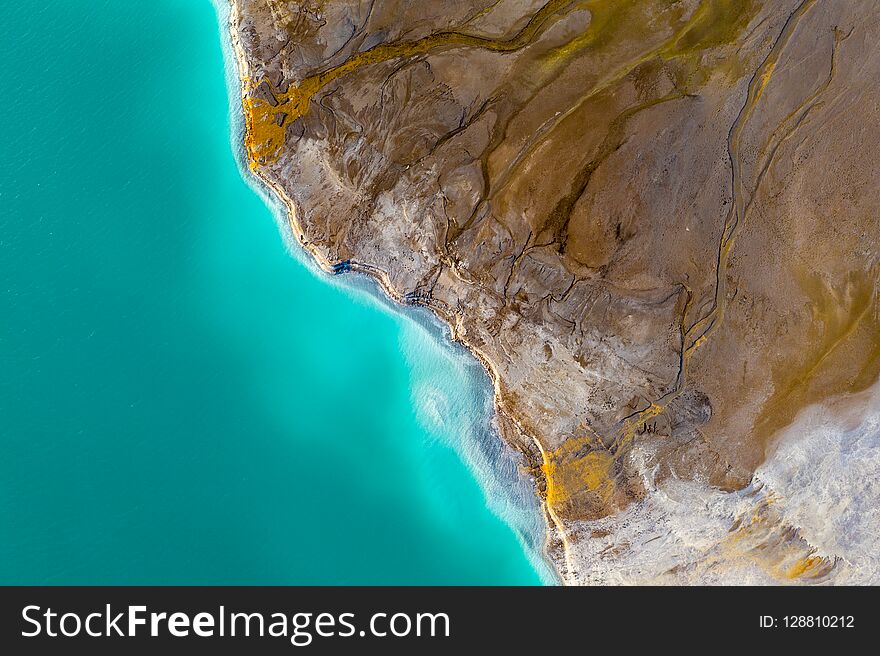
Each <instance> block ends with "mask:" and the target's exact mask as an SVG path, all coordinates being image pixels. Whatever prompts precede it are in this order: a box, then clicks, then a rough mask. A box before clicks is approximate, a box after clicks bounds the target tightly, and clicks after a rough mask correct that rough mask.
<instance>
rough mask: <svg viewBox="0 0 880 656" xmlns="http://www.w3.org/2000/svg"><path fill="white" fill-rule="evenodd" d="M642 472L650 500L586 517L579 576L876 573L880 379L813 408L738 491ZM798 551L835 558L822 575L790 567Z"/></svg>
mask: <svg viewBox="0 0 880 656" xmlns="http://www.w3.org/2000/svg"><path fill="white" fill-rule="evenodd" d="M646 455H648V454H646V453H644V452H639V451H638V450H636V451H635V452H634V455H633V457H635V458H636V459H637V460H641V461H642V462H644V461H646V460H647V459H646V458H645V456H646ZM644 482H645V486H646V488H647V489H648V491H649V494H648V496H647V498H646V499H645V500H644V501H642V502H640V503H638V504H633V505H632V506H630V507H629V508H627V509H626V510H625V511H624V512H622V513H621V514H619V515H617V516H613V517H608V518H605V519H603V520H600V521H597V522H591V523H585V524H583V525H581V526H579V527H578V532H580V533H582V534H583V536H584V539H583V540H581V541H576V542H575V548H574V550H573V551H574V554H573V560H574V564H575V567H576V569H577V570H578V572H579V576H578V578H577V581H576V582H580V583H612V584H613V583H618V584H646V583H647V584H650V583H660V584H724V585H747V584H779V583H787V584H790V583H798V582H804V583H808V582H811V581H813V580H816V581H817V582H821V583H832V584H877V583H880V383H878V384H877V385H875V386H874V387H873V388H872V389H871V390H868V391H866V392H864V393H861V394H858V395H853V396H850V397H846V398H842V399H837V400H834V401H831V402H829V403H827V404H823V405H814V406H810V407H808V408H805V409H804V410H803V411H802V412H801V413H799V415H798V416H797V417H796V419H795V421H794V422H793V423H792V424H791V425H790V426H789V427H788V428H787V429H786V430H785V431H783V432H782V434H781V435H779V436H778V439H777V441H776V443H775V446H774V448H773V449H772V450H771V451H770V453H769V455H768V458H767V460H766V462H765V463H764V464H763V465H762V466H761V467H760V468H759V469H758V470H757V471H756V473H755V476H754V479H753V482H752V484H751V485H750V486H749V487H747V488H746V489H744V490H742V491H739V492H734V493H725V492H721V491H719V490H714V489H711V488H709V487H707V486H705V485H703V484H700V483H697V482H685V481H679V480H667V481H666V482H664V483H663V484H662V485H659V486H658V485H654V484H653V482H652V476H651V472H648V474H647V475H646V476H645V480H644ZM768 509H769V510H768ZM757 516H762V517H763V518H764V519H762V520H761V521H762V523H759V524H758V525H757V529H756V530H754V531H753V532H752V534H751V535H747V536H746V537H745V538H742V539H737V537H738V535H737V529H738V528H739V527H740V526H741V525H742V520H743V518H745V519H746V523H748V522H749V521H752V520H753V519H754V518H755V517H757ZM786 529H795V531H796V535H797V536H798V537H797V538H791V535H790V533H789V532H788V531H787V530H786ZM606 530H607V531H609V534H608V535H607V536H606V537H596V536H601V535H602V533H603V532H604V531H606ZM588 535H591V536H592V537H589V538H587V537H586V536H588ZM783 536H784V537H783ZM768 545H769V546H768ZM798 555H801V556H803V555H812V556H818V557H823V558H825V559H828V560H829V561H833V562H834V563H835V565H834V567H833V568H832V569H831V571H830V573H829V574H828V575H827V576H825V577H820V578H818V579H809V578H804V579H789V578H786V577H784V576H782V573H784V572H785V571H786V570H787V569H788V566H789V564H790V563H791V559H792V558H795V557H797V556H798Z"/></svg>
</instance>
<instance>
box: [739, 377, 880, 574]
mask: <svg viewBox="0 0 880 656" xmlns="http://www.w3.org/2000/svg"><path fill="white" fill-rule="evenodd" d="M756 478H757V479H758V480H761V481H763V482H764V483H765V484H766V485H767V487H768V488H770V489H772V490H773V491H774V492H775V493H776V496H777V498H778V500H777V507H778V508H779V509H780V512H781V513H782V515H783V517H785V519H786V520H787V521H788V522H789V523H790V524H791V525H793V526H795V527H797V528H798V530H799V532H800V534H801V536H802V537H803V538H804V539H805V540H806V541H807V542H809V543H810V544H811V545H813V546H814V547H815V548H816V550H817V552H818V553H819V554H820V555H823V556H826V557H832V558H836V559H837V560H838V564H837V566H836V567H835V569H834V571H833V572H832V575H831V580H832V581H833V582H834V583H839V584H878V583H880V383H878V384H875V385H874V387H873V388H871V389H870V390H867V391H866V392H863V393H861V394H858V395H855V396H852V397H849V398H844V399H840V400H838V401H836V402H835V403H833V404H829V405H816V406H811V407H808V408H806V409H804V410H803V411H802V412H801V413H800V414H799V415H798V417H797V419H796V420H795V422H794V423H793V424H792V425H791V426H790V427H789V428H788V429H786V430H785V432H784V433H783V435H782V436H781V438H780V439H779V440H778V442H777V444H776V447H775V449H774V451H773V452H772V453H771V454H770V457H769V458H768V459H767V462H766V463H765V464H764V465H763V466H762V467H761V468H760V469H759V470H758V471H757V473H756Z"/></svg>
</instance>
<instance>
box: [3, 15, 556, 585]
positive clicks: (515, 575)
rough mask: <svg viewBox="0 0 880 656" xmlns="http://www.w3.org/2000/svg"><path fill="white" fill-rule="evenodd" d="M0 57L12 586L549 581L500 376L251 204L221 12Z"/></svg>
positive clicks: (38, 20) (61, 32)
mask: <svg viewBox="0 0 880 656" xmlns="http://www.w3.org/2000/svg"><path fill="white" fill-rule="evenodd" d="M0 54H2V64H0V87H2V88H3V89H4V100H5V102H4V103H3V104H2V105H0V117H2V122H0V125H2V128H3V130H4V131H5V135H4V137H5V139H4V146H3V148H4V154H5V157H4V158H3V159H4V164H3V165H2V168H0V208H2V212H0V229H2V232H0V247H2V258H0V311H2V332H0V365H2V366H0V445H2V448H3V457H2V458H0V582H2V583H36V584H41V583H61V584H73V583H94V584H99V583H114V584H124V583H157V584H163V583H182V584H185V583H254V584H259V583H302V584H312V583H314V584H334V583H354V584H366V583H403V584H409V583H426V584H431V583H450V584H471V583H472V584H482V583H492V584H533V583H539V582H540V580H541V577H544V578H547V577H548V574H547V572H546V568H545V566H544V565H543V564H542V563H541V562H540V560H539V559H538V558H537V553H538V552H539V549H540V531H541V526H540V516H539V513H538V509H537V507H536V505H535V502H534V499H533V498H532V496H531V495H530V494H529V493H528V485H527V483H526V482H525V481H523V480H522V479H521V478H520V477H518V476H517V474H516V471H515V463H514V462H513V461H512V460H511V456H510V454H509V453H508V452H507V451H506V449H504V448H502V447H501V446H500V444H499V443H498V442H497V440H496V439H495V438H494V437H493V436H492V435H491V434H489V433H488V432H487V431H488V421H489V416H490V410H491V398H490V396H489V390H488V382H487V380H486V377H485V374H484V373H483V372H482V369H481V368H480V367H479V366H478V365H477V364H476V362H475V361H474V360H473V359H472V358H470V357H469V356H468V355H467V354H465V353H463V351H461V350H460V349H458V348H456V347H453V346H452V345H450V344H448V343H447V342H444V341H443V340H442V339H438V331H439V328H438V327H437V325H436V324H435V323H433V322H432V321H431V320H430V318H428V317H427V316H426V315H424V314H419V313H409V314H407V315H402V314H400V313H399V312H397V311H395V310H393V309H391V308H390V307H389V305H388V303H387V302H385V301H382V300H380V299H377V298H376V296H375V294H374V293H373V291H372V290H371V289H366V290H365V288H371V287H372V286H371V285H370V284H369V283H367V282H365V281H363V280H361V281H356V282H355V284H354V285H352V284H349V283H344V282H342V281H340V280H338V279H329V278H327V277H326V276H323V275H318V274H316V273H315V272H314V271H313V270H312V269H310V267H308V266H306V265H305V264H303V263H302V262H301V261H298V259H297V258H295V257H291V254H290V253H289V252H288V251H287V249H286V247H285V244H284V240H283V239H282V237H281V236H280V235H279V231H278V228H277V226H276V223H275V221H274V220H273V216H272V213H271V211H270V210H269V208H268V207H267V206H266V204H265V203H264V201H263V200H262V199H261V198H260V196H259V195H258V194H257V193H255V192H254V191H253V190H252V189H250V188H249V187H248V185H247V184H246V182H245V181H244V180H243V179H242V177H241V175H240V172H239V169H238V167H237V165H236V160H235V157H234V155H233V152H232V149H231V147H230V136H229V135H230V127H229V121H230V119H229V115H228V107H229V105H228V97H227V88H226V85H225V81H224V61H223V52H222V49H221V41H220V35H219V33H218V27H217V18H216V15H215V11H214V8H213V6H212V5H211V3H210V2H209V1H208V0H177V1H175V0H156V1H154V2H149V3H121V2H110V1H109V0H108V1H103V2H101V1H95V2H89V3H70V2H62V1H60V0H57V1H50V2H39V3H37V2H25V3H15V4H14V5H12V6H10V7H9V8H7V11H6V13H5V21H4V22H3V24H2V25H0ZM466 463H467V464H466ZM475 476H479V477H480V480H481V481H482V482H483V484H484V485H486V486H488V488H489V498H491V499H492V500H493V508H491V509H490V508H489V507H488V505H487V502H486V496H485V495H484V492H483V490H482V489H481V487H480V485H479V484H478V483H477V480H476V478H475ZM502 490H503V491H504V494H502V492H501V491H502ZM500 516H503V517H504V518H505V520H502V519H501V518H500ZM538 571H540V572H541V574H540V575H539V574H538Z"/></svg>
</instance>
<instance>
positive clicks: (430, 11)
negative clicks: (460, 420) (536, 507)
mask: <svg viewBox="0 0 880 656" xmlns="http://www.w3.org/2000/svg"><path fill="white" fill-rule="evenodd" d="M878 19H880V6H878V5H875V4H874V3H872V2H869V1H867V0H865V1H861V2H860V1H858V0H837V1H834V2H831V1H824V2H823V1H822V0H778V1H776V0H774V1H773V2H769V1H767V2H760V1H758V0H702V1H699V0H582V1H577V0H549V1H546V0H545V1H540V2H534V1H530V0H443V1H442V2H441V1H439V0H437V1H434V0H422V1H418V2H417V1H410V2H405V1H400V2H398V1H393V0H388V1H380V0H374V1H370V2H355V1H354V0H323V1H319V0H313V1H311V2H292V1H288V0H234V2H233V13H232V21H231V22H232V25H231V30H232V34H233V39H234V41H235V42H236V45H237V56H238V59H239V67H240V72H241V76H242V87H243V95H244V99H243V100H244V108H245V117H246V124H247V135H246V146H247V157H248V159H249V163H250V165H251V167H252V169H253V170H254V171H255V172H256V173H257V174H258V175H259V176H260V178H261V179H263V180H264V181H265V182H266V183H267V184H269V185H270V186H271V187H272V188H273V189H275V191H276V192H277V193H278V194H279V195H280V196H281V197H282V198H284V199H285V201H286V202H287V204H288V206H289V207H290V208H291V212H292V222H293V225H294V230H295V232H296V234H297V235H298V236H299V237H300V238H301V240H302V242H303V244H304V245H305V246H306V247H307V248H308V250H309V251H310V252H311V253H312V254H313V255H315V257H316V258H317V259H318V261H319V262H321V263H322V265H323V266H324V267H325V268H328V269H329V268H331V267H332V265H333V264H335V263H339V262H342V261H345V260H351V261H352V263H353V266H354V268H355V269H360V270H363V271H366V272H370V273H373V274H374V275H376V276H377V277H379V278H380V279H381V281H382V282H383V284H384V286H385V287H386V289H387V290H388V291H389V292H390V293H391V294H392V295H394V296H395V297H397V298H398V299H400V300H402V301H403V302H408V303H419V304H424V305H427V306H429V307H431V308H432V309H433V310H434V311H435V312H436V313H437V314H438V315H439V316H441V317H442V318H443V319H445V320H446V321H447V322H448V323H449V324H450V326H451V327H452V330H453V335H454V337H455V338H456V339H459V340H461V341H462V342H463V343H465V344H466V345H468V347H469V348H471V350H472V351H473V352H475V353H476V354H477V355H478V356H479V357H481V359H483V360H484V362H485V363H486V364H487V366H489V367H490V368H491V370H492V372H493V374H494V376H495V378H496V387H497V406H498V412H499V415H500V419H501V421H500V425H501V426H502V427H503V428H504V437H505V439H507V440H508V441H509V442H510V443H511V444H513V445H515V446H516V447H517V448H518V449H519V450H521V451H522V452H523V454H524V455H525V457H526V459H527V462H528V463H529V465H530V468H531V471H532V473H533V475H534V476H535V479H536V487H537V489H538V492H539V494H540V495H541V498H542V499H543V500H544V501H545V508H546V510H547V516H548V530H549V533H550V540H549V555H550V557H551V559H552V560H553V561H554V563H555V564H556V565H557V567H558V569H559V571H560V573H561V575H562V577H563V579H564V580H566V581H568V582H578V581H585V580H609V578H608V577H604V578H603V577H601V576H598V575H596V576H598V578H596V577H594V576H593V575H591V573H590V572H591V571H592V568H593V563H595V562H598V561H597V560H596V559H597V558H602V559H605V560H608V559H611V560H612V561H613V560H614V559H615V558H617V557H619V555H620V554H625V553H626V552H627V550H628V549H631V548H632V545H630V544H628V543H625V542H615V537H614V536H615V535H616V532H617V531H616V526H615V524H614V521H615V518H618V517H622V516H623V514H624V513H625V512H626V511H628V510H629V511H631V509H632V508H633V507H636V506H638V507H641V506H640V505H639V504H645V503H647V501H646V498H647V497H650V496H651V495H652V494H653V493H654V491H655V490H656V489H658V486H662V485H663V484H664V481H667V480H674V481H679V482H680V481H685V482H687V481H692V482H694V483H695V484H698V485H699V486H703V487H704V488H707V489H713V490H718V491H723V492H731V493H732V492H733V491H737V490H744V489H745V490H746V491H747V493H748V494H752V491H749V486H750V485H752V486H753V487H754V484H753V481H752V479H753V474H754V472H755V471H756V469H757V468H758V467H759V466H760V465H761V464H762V463H763V462H764V460H765V457H766V454H767V450H768V448H769V446H770V445H771V444H772V441H773V440H774V437H775V436H776V435H777V434H778V433H779V431H780V430H782V429H784V428H785V427H786V426H788V425H789V424H791V422H792V421H793V420H794V419H795V416H796V415H797V413H798V412H799V411H801V410H802V409H803V408H805V407H807V406H808V405H810V404H815V403H821V402H825V401H828V400H829V399H832V398H834V397H839V396H841V395H846V394H854V393H857V392H860V391H862V390H864V389H866V388H868V387H869V386H871V385H872V384H873V383H874V382H875V380H876V379H877V375H878V371H880V314H878V305H877V291H876V290H877V273H878V264H877V263H878V256H877V246H876V245H877V243H878V237H880V223H878V220H877V213H878V206H880V196H878V194H877V189H878V183H880V168H878V164H877V158H876V153H878V152H880V131H878V130H877V129H876V121H877V117H878V108H880V84H878V82H877V81H878V80H880V48H877V47H876V44H877V43H878V39H880V20H878ZM754 494H755V495H757V496H756V499H757V497H761V494H759V493H758V492H755V493H754ZM634 504H635V505H634ZM755 504H756V507H757V508H759V510H760V512H759V513H758V515H760V517H761V518H762V519H761V520H760V521H758V520H756V519H754V518H753V521H751V522H750V523H749V524H748V525H749V526H750V527H751V528H750V529H749V530H750V531H751V533H750V537H749V538H748V540H736V541H735V542H736V544H737V545H740V546H737V547H736V548H733V547H731V549H732V550H733V551H735V552H736V554H735V557H737V558H747V559H749V560H750V562H757V563H758V565H759V566H760V567H762V568H763V570H765V571H768V572H770V573H771V574H772V575H773V576H777V575H780V572H785V573H788V574H791V575H792V576H796V577H803V578H808V579H809V578H811V577H812V578H813V579H817V578H822V577H824V576H827V575H828V573H829V572H830V571H831V570H832V569H833V567H834V562H833V560H831V559H829V558H825V557H824V556H822V555H821V554H819V555H816V549H815V546H814V545H810V544H809V543H808V542H806V541H805V540H804V539H803V537H802V536H800V535H798V533H797V530H796V529H794V528H791V527H788V526H786V525H785V520H784V518H781V517H778V516H775V515H774V511H773V507H772V504H771V505H768V502H767V500H766V499H764V498H763V497H761V498H760V499H758V500H756V501H755ZM694 512H699V509H698V508H695V509H694ZM758 515H755V516H756V517H757V516H758ZM756 525H760V530H758V529H756V528H755V526H756ZM743 530H745V529H744V523H743V522H742V521H741V520H739V519H737V520H735V521H733V522H732V523H731V527H730V531H731V533H732V534H733V535H738V532H739V531H743ZM756 535H757V537H756ZM744 543H747V545H748V546H747V547H742V546H741V545H742V544H744ZM737 549H738V551H737ZM728 551H730V550H728ZM725 553H728V552H725ZM704 556H705V555H704V554H703V555H701V554H696V555H694V556H690V558H691V561H693V560H694V559H700V558H704ZM719 557H720V556H718V555H717V554H716V555H715V556H713V558H719ZM811 558H812V559H813V560H810V559H811ZM691 561H689V562H691ZM782 562H785V563H788V565H786V566H785V567H782V566H781V565H780V563H782ZM792 563H794V564H792ZM676 567H677V568H678V569H675V568H671V569H670V572H672V574H670V576H672V577H673V580H675V576H677V573H678V572H679V571H681V570H683V569H687V566H686V564H682V563H678V565H676ZM648 574H649V573H642V577H641V579H638V577H636V579H637V580H646V579H647V578H649V576H648ZM667 574H669V572H667Z"/></svg>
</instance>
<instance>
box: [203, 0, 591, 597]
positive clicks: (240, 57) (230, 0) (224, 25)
mask: <svg viewBox="0 0 880 656" xmlns="http://www.w3.org/2000/svg"><path fill="white" fill-rule="evenodd" d="M212 2H213V4H214V7H215V10H216V11H217V15H218V22H219V23H220V25H219V27H220V31H221V34H225V35H226V36H227V37H228V38H229V43H230V45H231V46H232V55H233V60H234V64H235V71H236V76H237V77H236V87H237V90H238V97H237V98H236V97H234V96H233V95H232V94H230V99H229V101H230V112H231V113H232V115H233V117H235V116H243V109H242V108H243V106H244V105H243V103H244V100H245V91H244V87H243V84H242V81H243V80H244V79H245V78H246V77H247V75H246V73H247V70H246V63H245V61H246V56H245V52H244V47H243V46H242V44H241V41H240V39H239V35H238V33H237V31H236V30H235V29H233V20H234V19H235V20H237V17H238V16H239V12H240V7H239V3H238V0H212ZM224 6H225V7H227V8H228V11H224ZM243 123H244V122H243V120H242V124H243ZM243 129H244V130H246V127H245V128H243ZM242 135H243V133H242ZM234 146H239V147H235V148H234V150H235V154H236V159H238V160H239V164H240V168H241V169H242V175H243V177H245V178H246V179H247V178H252V179H253V180H254V181H256V182H258V183H259V185H261V186H262V187H264V189H262V190H261V191H266V190H268V191H269V192H271V194H273V195H274V196H275V198H276V199H277V200H278V201H280V203H279V205H280V207H279V209H281V208H283V211H284V215H285V216H284V218H285V221H284V223H285V224H286V225H287V227H289V228H290V230H291V233H292V234H293V236H294V237H295V238H296V243H297V245H298V246H299V247H300V248H301V249H302V250H303V251H304V252H305V253H306V254H307V255H308V256H309V260H310V261H311V262H312V263H314V264H317V265H318V267H319V268H320V270H321V271H322V272H323V273H324V274H330V275H335V272H334V263H333V262H331V261H330V260H328V259H327V258H326V257H324V255H323V254H322V253H320V251H319V250H318V249H317V247H315V246H314V245H312V244H311V243H310V242H309V241H308V240H307V239H306V235H305V231H304V230H303V228H302V226H301V224H300V223H299V221H298V219H297V209H296V205H295V203H294V202H293V200H292V199H291V198H290V197H289V196H287V194H286V193H285V192H284V189H283V188H282V187H281V185H280V184H278V183H276V182H274V181H273V180H270V179H268V178H267V177H266V176H264V175H262V174H260V173H259V172H258V170H256V169H254V168H251V167H246V166H242V165H241V164H242V161H241V158H242V157H244V158H246V154H244V153H243V149H242V148H241V147H240V146H241V144H234ZM245 161H246V159H245ZM267 195H268V194H267ZM270 200H271V199H270ZM350 267H351V269H350V270H351V271H352V272H354V273H358V274H360V275H363V276H365V277H367V278H369V279H370V280H371V281H373V282H374V283H375V285H376V286H377V287H378V288H379V289H380V290H381V291H382V293H383V295H384V296H385V298H386V299H387V300H388V301H391V303H392V305H393V306H394V308H395V309H396V310H398V311H399V310H402V309H403V308H407V307H414V306H415V307H424V308H425V309H426V310H427V311H428V312H430V314H431V316H432V317H434V318H435V319H436V320H437V321H438V322H439V324H441V325H442V326H443V327H445V329H446V330H447V331H448V339H449V340H450V341H451V342H453V343H455V344H459V345H460V346H461V347H462V348H464V349H465V350H466V351H467V352H468V353H469V354H470V355H471V356H473V357H474V358H475V359H476V360H477V361H478V362H479V363H480V365H481V366H482V368H483V370H484V371H485V373H486V375H487V376H488V378H489V381H490V382H491V385H492V406H493V415H494V417H491V418H496V417H500V416H503V417H504V418H505V419H507V420H508V421H510V422H511V423H512V424H513V425H514V426H515V427H516V429H517V430H518V431H520V433H521V434H522V435H524V436H528V437H529V439H530V440H531V442H532V443H533V444H534V445H535V446H536V447H537V449H538V451H539V453H540V454H541V459H542V464H543V463H546V462H547V453H546V450H545V449H544V447H543V445H542V444H541V443H540V442H539V441H538V440H537V439H535V438H534V437H532V436H531V435H529V434H528V433H527V432H526V431H525V430H524V429H523V427H522V426H521V424H520V422H519V421H518V420H517V419H516V418H515V417H514V416H513V415H512V414H511V413H509V412H506V411H504V409H503V408H502V406H501V401H500V399H501V398H502V392H501V383H500V376H499V375H498V373H497V371H496V369H495V366H494V364H493V363H492V362H491V360H490V359H489V358H488V357H487V356H486V355H485V354H484V353H482V352H481V351H480V350H479V349H478V348H476V347H474V346H472V345H471V344H469V343H468V342H467V341H466V340H464V339H463V338H462V337H461V336H460V334H459V333H458V330H457V329H456V325H455V322H454V320H453V318H452V317H450V316H448V315H446V314H445V313H444V311H443V309H442V308H439V307H437V306H435V305H429V304H427V303H409V302H407V300H406V298H405V296H403V295H401V294H399V293H398V292H397V290H395V289H394V287H393V286H392V284H391V281H390V279H389V278H388V274H387V272H385V271H383V270H382V269H379V268H378V267H373V266H371V265H369V264H364V263H361V262H355V261H351V263H350ZM491 418H490V419H491ZM494 432H497V436H496V437H497V439H500V440H502V441H503V442H505V444H506V446H508V447H509V448H511V449H513V450H514V451H516V452H517V453H521V454H522V457H523V458H524V459H526V460H528V458H527V456H526V455H525V454H524V453H522V451H521V450H519V449H517V448H516V447H515V446H513V445H511V444H510V443H509V442H508V440H506V439H505V438H504V436H503V434H502V431H501V430H500V428H499V429H498V430H497V431H494ZM528 464H529V470H530V471H535V470H536V469H537V470H538V471H540V465H539V466H538V467H535V463H533V462H528ZM532 476H533V477H534V474H532ZM478 482H479V481H478ZM530 483H531V485H530V487H531V491H532V494H533V495H534V497H535V499H536V500H537V502H538V504H539V508H540V510H541V516H542V518H543V520H544V521H543V525H544V531H543V533H544V534H543V536H542V537H543V545H542V548H541V550H540V553H537V554H536V555H537V556H538V557H539V558H541V560H542V561H543V563H544V564H546V566H547V569H548V570H549V573H551V574H552V575H554V576H555V579H556V580H555V581H550V582H545V584H550V585H558V584H562V585H567V584H568V583H569V580H568V576H569V575H571V574H573V569H574V568H573V564H572V562H571V559H570V548H569V543H568V539H567V537H566V531H565V528H564V525H563V523H562V521H561V520H560V519H559V517H558V516H557V515H556V513H555V512H553V510H552V508H551V507H550V505H549V504H548V503H547V502H546V500H545V499H544V498H543V497H542V495H541V494H540V493H539V492H538V489H537V484H538V480H537V479H533V480H532V481H530ZM480 484H481V487H483V488H484V491H485V487H484V486H483V485H482V483H480ZM502 519H503V518H502ZM511 528H513V527H511ZM554 540H555V541H557V542H558V543H559V544H560V545H561V550H562V553H563V560H564V565H565V571H563V570H562V569H561V568H560V567H559V564H558V563H557V562H556V561H555V560H554V559H553V558H552V557H551V555H550V553H549V549H548V547H549V545H550V544H551V542H552V541H554ZM524 546H526V545H524ZM537 573H538V575H539V577H540V578H542V579H543V578H544V577H543V576H541V572H540V571H538V572H537Z"/></svg>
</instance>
